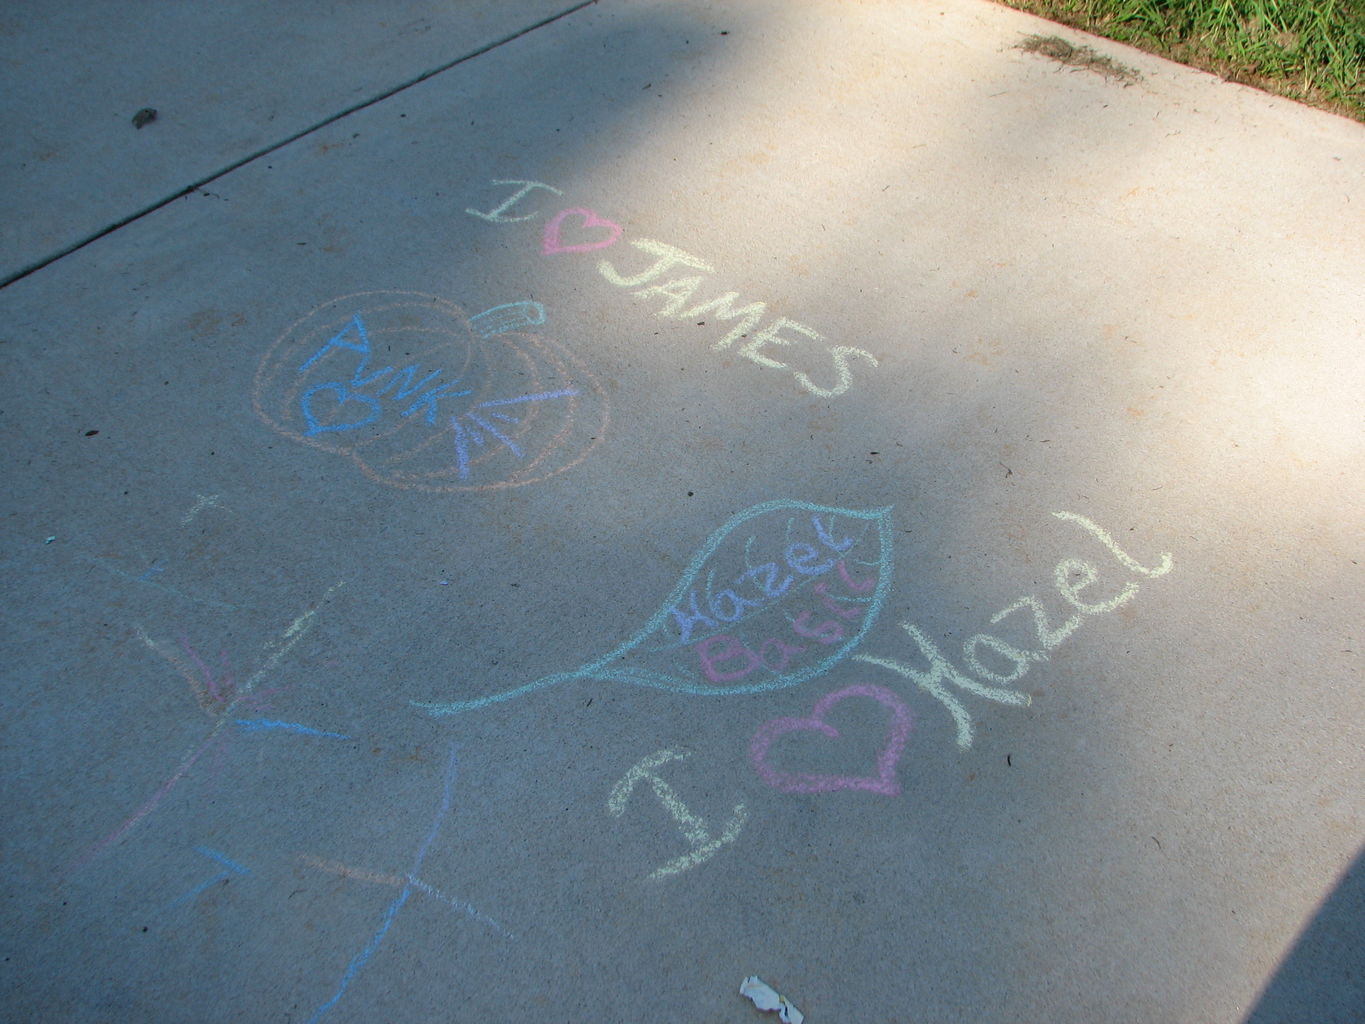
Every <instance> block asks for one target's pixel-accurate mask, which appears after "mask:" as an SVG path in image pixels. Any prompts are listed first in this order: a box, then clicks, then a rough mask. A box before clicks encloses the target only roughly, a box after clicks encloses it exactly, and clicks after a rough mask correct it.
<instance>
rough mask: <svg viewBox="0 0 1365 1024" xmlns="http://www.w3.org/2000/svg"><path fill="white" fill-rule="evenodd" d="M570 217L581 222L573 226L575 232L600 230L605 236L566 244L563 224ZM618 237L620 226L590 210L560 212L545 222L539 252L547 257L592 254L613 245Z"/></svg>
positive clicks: (578, 209)
mask: <svg viewBox="0 0 1365 1024" xmlns="http://www.w3.org/2000/svg"><path fill="white" fill-rule="evenodd" d="M570 217H575V218H577V219H579V220H581V221H582V222H583V223H582V224H579V225H576V226H575V229H574V230H575V232H580V233H581V232H584V231H587V232H591V231H593V230H594V229H596V228H601V229H604V230H605V231H606V235H605V236H599V237H597V238H589V239H587V240H584V241H578V242H566V241H564V239H563V230H564V222H565V221H566V220H568V219H569V218H570ZM620 237H621V225H620V224H617V223H615V222H613V221H609V220H606V219H605V218H603V217H599V216H598V215H597V214H595V213H593V211H592V210H585V209H582V208H581V207H580V208H574V209H571V210H560V211H559V212H558V213H556V214H555V215H554V216H553V217H551V218H550V219H549V220H548V221H546V222H545V232H544V234H543V236H542V239H541V247H540V251H541V252H543V253H545V255H547V256H549V255H552V254H554V253H557V252H593V251H595V250H597V249H605V248H607V247H608V246H612V245H615V244H616V242H617V240H618V239H619V238H620Z"/></svg>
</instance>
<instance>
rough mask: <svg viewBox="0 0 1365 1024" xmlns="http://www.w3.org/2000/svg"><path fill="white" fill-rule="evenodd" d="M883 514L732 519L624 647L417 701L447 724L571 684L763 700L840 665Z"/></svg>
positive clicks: (873, 589) (866, 587)
mask: <svg viewBox="0 0 1365 1024" xmlns="http://www.w3.org/2000/svg"><path fill="white" fill-rule="evenodd" d="M890 516H891V510H890V509H872V510H868V511H859V510H854V509H846V508H831V507H827V506H823V505H812V504H810V503H808V502H802V501H770V502H764V503H763V504H760V505H754V506H753V507H752V508H749V509H746V510H745V511H743V512H740V513H738V514H737V515H735V516H733V517H731V518H730V520H729V521H728V522H726V523H725V524H724V525H723V526H721V527H720V529H718V530H716V531H715V532H714V533H713V534H711V536H710V537H709V538H708V539H707V541H706V543H705V544H703V545H702V547H701V548H700V549H699V550H698V551H697V553H696V554H695V555H694V556H693V557H692V561H691V562H690V563H689V564H688V566H687V568H686V569H684V570H683V574H682V577H681V578H680V579H679V580H678V583H677V585H676V586H675V587H674V588H673V591H672V593H670V594H669V595H668V597H667V598H665V599H664V601H663V603H662V604H661V605H660V606H659V609H658V611H656V612H655V613H654V615H653V616H651V617H650V619H649V621H647V622H646V623H645V625H644V626H643V627H642V628H641V629H640V630H639V632H637V633H636V634H635V635H634V636H633V637H631V639H629V640H627V641H626V642H625V643H623V644H621V645H620V646H619V647H617V648H615V649H613V650H612V651H610V652H609V653H607V654H605V655H603V656H602V657H601V658H598V659H596V660H595V661H592V662H589V663H588V664H586V665H584V666H582V667H581V668H578V669H575V670H573V671H572V672H559V673H556V674H554V675H549V676H545V677H544V678H542V679H537V680H536V681H534V682H531V683H527V684H525V685H524V686H519V687H516V688H514V689H511V690H506V691H504V692H502V693H495V694H491V695H489V696H486V697H478V698H473V699H468V700H457V701H446V702H414V703H415V706H417V707H419V708H422V709H424V710H425V711H427V712H429V713H430V714H432V715H452V714H456V713H458V712H462V711H471V710H474V709H475V708H481V707H486V706H487V705H489V704H495V703H498V702H500V701H505V700H510V699H512V698H514V697H522V696H525V695H526V694H529V693H534V692H536V691H537V690H543V689H545V688H547V687H551V686H556V685H559V684H560V683H566V682H570V681H572V680H577V679H598V680H602V681H605V682H616V683H629V684H632V685H635V686H646V687H652V688H654V689H658V690H668V691H671V692H673V693H686V694H699V695H707V696H714V695H717V694H743V693H761V692H763V691H766V690H777V689H782V688H785V687H789V686H795V685H797V684H798V683H803V682H805V681H806V680H807V679H813V678H815V677H816V676H819V675H823V674H824V673H825V672H828V671H829V670H830V668H831V667H833V666H834V665H836V664H837V663H838V662H840V661H842V660H843V659H844V658H846V657H848V655H849V654H851V653H852V652H853V651H854V650H855V649H856V648H857V646H858V644H859V643H860V642H861V641H862V639H863V637H864V636H865V635H866V634H867V632H868V630H870V629H871V628H872V625H873V623H875V622H876V620H877V615H878V614H879V613H880V611H881V608H882V605H883V603H884V602H885V600H886V596H887V594H888V593H889V592H890V588H891V575H892V551H891V544H892V535H891V518H890Z"/></svg>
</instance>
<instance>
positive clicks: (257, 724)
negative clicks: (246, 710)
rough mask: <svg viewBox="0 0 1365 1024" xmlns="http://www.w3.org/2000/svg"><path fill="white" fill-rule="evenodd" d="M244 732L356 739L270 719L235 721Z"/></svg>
mask: <svg viewBox="0 0 1365 1024" xmlns="http://www.w3.org/2000/svg"><path fill="white" fill-rule="evenodd" d="M233 724H234V725H236V726H237V727H238V728H239V729H241V730H242V732H268V731H271V730H280V731H283V732H293V733H298V734H300V735H302V736H320V737H324V738H326V739H333V740H349V739H353V738H354V737H351V736H344V735H342V734H341V733H339V732H327V731H325V730H323V729H314V728H312V727H311V726H307V725H299V724H298V723H297V722H277V721H274V720H272V719H269V718H238V719H235V720H234V721H233Z"/></svg>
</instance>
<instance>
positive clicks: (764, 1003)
mask: <svg viewBox="0 0 1365 1024" xmlns="http://www.w3.org/2000/svg"><path fill="white" fill-rule="evenodd" d="M739 994H740V995H742V996H745V997H747V998H749V999H752V1000H753V1002H754V1005H755V1006H757V1007H758V1008H759V1009H760V1010H776V1011H777V1017H778V1019H779V1020H780V1021H782V1024H802V1021H804V1020H805V1019H806V1015H805V1014H804V1013H802V1012H801V1011H800V1010H798V1009H797V1008H796V1007H795V1006H793V1005H792V1004H791V1003H789V1002H787V997H786V996H781V995H778V994H777V993H776V992H775V991H773V989H772V987H771V986H769V985H767V984H766V983H765V982H764V981H763V979H762V978H759V977H758V976H756V975H750V976H749V977H747V978H745V979H744V983H743V984H741V985H740V986H739Z"/></svg>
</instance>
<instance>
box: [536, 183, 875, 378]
mask: <svg viewBox="0 0 1365 1024" xmlns="http://www.w3.org/2000/svg"><path fill="white" fill-rule="evenodd" d="M569 212H579V211H576V210H575V211H565V213H569ZM583 212H586V211H583ZM594 216H595V215H594ZM612 241H615V239H613V240H612ZM548 244H549V243H548V228H547V243H546V245H547V248H546V251H547V252H548V251H550V250H549V249H548ZM630 244H631V245H632V246H634V247H635V248H636V249H639V250H640V251H641V252H644V253H647V254H648V255H650V256H652V257H654V262H653V263H652V264H650V265H649V266H647V267H645V268H644V269H643V270H641V271H638V272H636V273H634V274H623V273H621V271H619V270H618V269H617V268H616V265H615V264H613V263H612V262H611V261H610V260H599V261H598V263H597V272H598V273H599V274H601V275H602V277H603V278H605V279H606V280H607V281H609V282H611V283H612V284H614V285H616V286H617V287H618V288H629V289H632V292H631V294H632V295H634V296H635V298H637V299H653V298H662V299H664V300H666V301H665V302H664V304H663V305H662V306H660V307H659V309H657V310H656V311H655V316H658V317H662V318H666V319H675V320H690V321H692V322H693V323H697V324H699V325H700V324H704V323H706V318H707V317H708V316H709V317H710V318H711V319H712V320H716V321H720V320H725V321H730V320H738V321H739V322H738V323H737V324H736V325H735V326H734V327H732V328H730V330H729V332H728V333H727V334H726V335H725V336H724V337H723V338H721V339H720V340H719V341H717V342H715V343H713V344H712V346H711V348H712V349H713V350H716V351H721V350H724V349H728V348H730V347H731V346H732V345H734V344H735V343H736V342H738V341H742V340H743V344H741V345H740V346H739V349H738V351H739V354H740V355H741V356H743V357H744V358H745V359H748V360H749V361H750V362H753V363H755V364H757V365H759V366H764V367H768V368H769V369H774V370H790V371H791V374H792V376H793V377H794V378H795V380H796V382H797V383H798V384H799V385H801V387H802V388H803V389H805V390H806V391H809V392H810V393H811V394H813V395H818V396H819V397H821V398H834V397H837V396H838V395H842V394H844V393H845V392H846V391H848V390H849V389H850V388H851V387H852V386H853V371H852V367H851V363H850V361H851V360H852V359H855V358H857V359H862V360H865V361H866V362H869V363H871V364H872V365H873V366H874V367H875V366H876V365H877V358H876V356H874V355H872V353H870V352H865V351H864V350H862V349H860V348H854V347H853V346H851V345H827V344H826V343H825V338H824V336H823V335H822V334H821V333H820V332H819V331H817V330H816V329H815V328H813V327H808V326H807V325H806V324H803V323H799V322H798V321H796V320H792V319H790V318H788V317H784V316H779V317H777V318H775V319H774V320H773V321H772V322H771V323H769V324H767V325H766V326H764V327H762V328H759V326H758V325H759V324H760V323H762V322H763V318H764V317H765V316H766V315H767V312H768V304H767V303H766V302H750V303H746V304H744V305H740V306H737V305H736V303H738V302H739V301H740V300H739V293H738V292H735V291H728V292H723V293H722V294H721V295H720V296H718V297H717V298H714V299H710V300H707V301H704V302H699V303H695V304H694V303H693V301H692V300H693V299H694V298H695V297H696V293H697V291H698V290H699V289H700V288H701V287H702V282H703V280H704V278H703V277H702V275H700V274H687V275H684V276H682V277H676V278H672V279H670V280H667V281H664V282H662V283H651V282H657V281H658V279H659V278H660V277H661V276H662V275H663V274H664V273H666V272H667V271H670V270H673V269H676V268H680V267H681V268H684V269H688V270H700V271H701V272H702V274H711V273H714V272H715V270H714V268H713V267H712V266H711V264H710V263H708V262H707V261H706V260H704V259H702V258H701V257H700V256H696V255H693V254H692V253H689V252H687V251H685V250H683V249H679V248H678V247H677V246H674V245H669V244H668V243H666V242H659V241H656V240H655V239H652V238H633V239H631V240H630ZM641 285H648V287H645V288H641V287H640V286H641ZM793 335H795V337H794V336H793ZM744 339H748V340H744ZM774 349H790V350H791V355H789V356H788V358H789V359H790V358H792V357H794V358H795V360H796V361H797V362H802V363H805V364H806V365H807V367H808V368H813V367H811V365H810V363H809V361H808V360H807V359H806V357H805V356H804V355H799V354H797V353H798V350H805V351H811V350H814V351H823V352H824V353H826V354H827V355H828V357H829V359H830V361H831V362H832V363H833V364H834V380H833V382H832V383H831V384H830V385H829V386H824V385H821V384H819V383H817V381H816V379H815V378H813V377H812V376H811V375H810V374H808V373H806V372H805V371H804V370H802V369H793V368H792V366H791V365H790V363H789V362H788V361H784V360H782V359H775V358H773V356H772V355H771V354H768V353H770V352H771V351H772V350H774ZM765 350H767V352H765Z"/></svg>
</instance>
